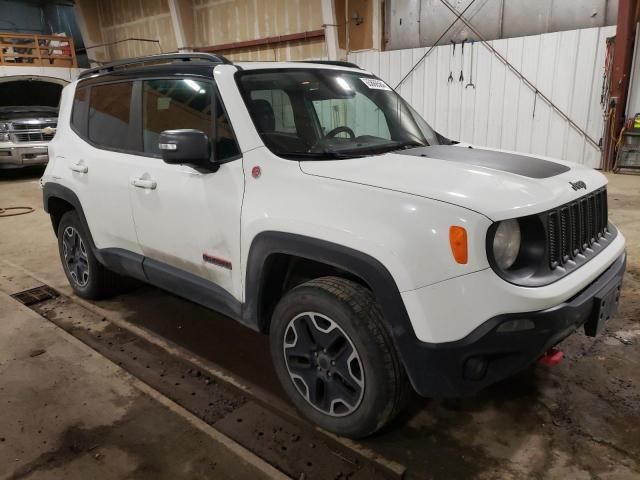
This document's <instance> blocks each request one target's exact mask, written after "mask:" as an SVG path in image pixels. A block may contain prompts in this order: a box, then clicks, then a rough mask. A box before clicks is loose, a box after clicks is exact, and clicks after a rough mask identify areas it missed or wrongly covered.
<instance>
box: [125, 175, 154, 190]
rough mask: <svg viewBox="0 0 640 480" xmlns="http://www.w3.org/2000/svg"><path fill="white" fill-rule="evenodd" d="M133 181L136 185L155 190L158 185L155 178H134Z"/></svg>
mask: <svg viewBox="0 0 640 480" xmlns="http://www.w3.org/2000/svg"><path fill="white" fill-rule="evenodd" d="M131 183H132V184H133V186H134V187H138V188H146V189H147V190H155V189H156V187H157V186H158V183H157V182H156V181H155V180H144V179H142V178H134V179H133V181H132V182H131Z"/></svg>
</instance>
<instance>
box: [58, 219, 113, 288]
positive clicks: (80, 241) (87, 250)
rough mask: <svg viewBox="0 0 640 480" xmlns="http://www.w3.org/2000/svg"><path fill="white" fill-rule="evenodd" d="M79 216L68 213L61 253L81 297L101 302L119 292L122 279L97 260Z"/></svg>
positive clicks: (60, 228) (60, 234)
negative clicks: (117, 290)
mask: <svg viewBox="0 0 640 480" xmlns="http://www.w3.org/2000/svg"><path fill="white" fill-rule="evenodd" d="M88 239H89V235H88V232H86V231H85V229H84V228H83V226H82V223H81V222H80V218H79V217H78V214H77V213H76V212H75V211H74V210H71V211H68V212H66V213H65V214H64V215H63V216H62V218H61V219H60V223H59V225H58V251H59V253H60V260H61V262H62V269H63V270H64V273H65V275H66V276H67V280H69V284H70V285H71V287H72V288H73V291H74V292H75V293H76V295H78V296H79V297H82V298H86V299H89V300H99V299H102V298H106V297H109V296H111V295H113V294H114V293H115V292H116V285H118V279H119V276H118V275H116V274H115V273H113V272H111V271H109V270H107V269H106V268H105V267H104V265H102V264H101V263H100V262H99V261H98V259H97V258H96V257H95V255H94V253H93V250H92V249H91V245H90V243H89V241H88Z"/></svg>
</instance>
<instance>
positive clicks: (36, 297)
mask: <svg viewBox="0 0 640 480" xmlns="http://www.w3.org/2000/svg"><path fill="white" fill-rule="evenodd" d="M11 296H12V297H13V298H15V299H16V300H18V301H19V302H20V303H22V304H23V305H26V306H27V307H29V306H31V305H35V304H36V303H40V302H44V301H46V300H51V299H52V298H56V297H58V296H59V293H58V292H56V291H55V290H54V289H53V288H51V287H49V286H47V285H41V286H39V287H35V288H30V289H29V290H24V291H23V292H18V293H14V294H13V295H11Z"/></svg>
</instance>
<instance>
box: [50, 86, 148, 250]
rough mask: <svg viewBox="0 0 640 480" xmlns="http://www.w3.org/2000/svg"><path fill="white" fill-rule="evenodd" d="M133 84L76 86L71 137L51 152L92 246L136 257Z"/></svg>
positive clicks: (138, 248)
mask: <svg viewBox="0 0 640 480" xmlns="http://www.w3.org/2000/svg"><path fill="white" fill-rule="evenodd" d="M133 85H134V83H133V82H132V81H118V82H111V83H105V84H93V85H87V86H83V84H82V83H81V84H80V85H79V86H78V88H77V89H76V92H75V98H74V104H73V110H72V114H71V129H72V130H73V134H72V138H71V139H69V141H66V142H57V143H56V148H55V152H56V161H58V160H59V161H60V162H62V163H63V164H64V167H63V168H64V169H65V170H66V171H67V173H65V174H64V177H65V178H67V179H69V183H70V187H71V189H72V190H73V191H74V192H75V193H76V195H77V196H78V198H79V200H80V203H81V205H82V208H83V210H84V213H85V217H86V219H87V223H88V225H89V228H90V230H91V235H92V237H93V240H94V242H95V244H96V246H97V247H98V248H99V249H105V248H118V249H124V250H129V251H132V252H135V253H141V251H140V247H139V245H138V241H137V238H136V232H135V227H134V224H133V216H132V213H131V205H130V203H129V197H128V180H129V177H130V175H131V172H130V170H131V168H132V166H133V164H132V159H134V158H135V156H134V155H132V153H131V152H132V151H133V150H135V142H136V136H135V133H134V132H135V125H134V123H135V120H134V118H133V116H132V111H131V104H132V102H133Z"/></svg>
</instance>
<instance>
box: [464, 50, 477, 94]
mask: <svg viewBox="0 0 640 480" xmlns="http://www.w3.org/2000/svg"><path fill="white" fill-rule="evenodd" d="M469 55H471V59H470V60H469V83H467V84H466V85H465V86H464V88H465V90H466V89H467V88H469V87H471V88H473V89H474V90H475V89H476V85H475V83H473V40H471V45H469Z"/></svg>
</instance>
